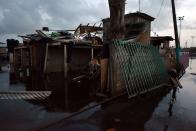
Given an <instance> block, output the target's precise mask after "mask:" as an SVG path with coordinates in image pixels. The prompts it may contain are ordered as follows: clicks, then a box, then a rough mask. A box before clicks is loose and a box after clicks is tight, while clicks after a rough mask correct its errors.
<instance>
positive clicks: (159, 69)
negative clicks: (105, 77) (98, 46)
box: [113, 40, 168, 97]
mask: <svg viewBox="0 0 196 131" xmlns="http://www.w3.org/2000/svg"><path fill="white" fill-rule="evenodd" d="M114 49H115V53H116V55H114V56H113V57H115V58H113V59H114V60H117V61H118V64H119V66H120V70H121V72H122V75H123V80H124V82H125V86H126V89H127V92H128V95H129V97H133V96H136V95H138V94H142V93H146V92H148V91H151V90H153V89H156V88H158V87H160V86H161V85H163V84H165V83H167V80H168V76H167V71H166V68H165V65H164V62H163V60H162V58H161V56H160V55H159V52H158V50H157V49H156V48H155V47H153V46H151V45H142V44H140V43H132V42H125V41H119V40H117V41H114Z"/></svg>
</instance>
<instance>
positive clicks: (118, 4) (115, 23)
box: [107, 0, 125, 94]
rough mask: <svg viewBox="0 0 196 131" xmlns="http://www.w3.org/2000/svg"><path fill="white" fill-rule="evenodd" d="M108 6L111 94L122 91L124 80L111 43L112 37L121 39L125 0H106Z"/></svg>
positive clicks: (122, 36)
mask: <svg viewBox="0 0 196 131" xmlns="http://www.w3.org/2000/svg"><path fill="white" fill-rule="evenodd" d="M108 2H109V8H110V27H109V31H108V43H107V44H109V52H110V55H109V65H110V87H111V89H112V94H119V93H121V92H122V91H124V81H123V77H122V72H121V71H120V66H119V63H120V61H119V60H118V59H116V58H115V56H116V51H115V49H114V46H113V44H112V41H113V40H114V39H123V38H124V32H125V26H124V13H125V0H108Z"/></svg>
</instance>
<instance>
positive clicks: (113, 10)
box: [108, 0, 125, 40]
mask: <svg viewBox="0 0 196 131" xmlns="http://www.w3.org/2000/svg"><path fill="white" fill-rule="evenodd" d="M108 2H109V8H110V31H109V39H110V40H113V39H123V38H124V32H125V31H124V30H125V28H124V14H125V0H108Z"/></svg>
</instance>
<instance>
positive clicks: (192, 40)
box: [191, 36, 195, 47]
mask: <svg viewBox="0 0 196 131" xmlns="http://www.w3.org/2000/svg"><path fill="white" fill-rule="evenodd" d="M191 38H192V45H191V47H193V43H194V38H195V36H191Z"/></svg>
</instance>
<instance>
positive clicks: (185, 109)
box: [145, 59, 196, 131]
mask: <svg viewBox="0 0 196 131" xmlns="http://www.w3.org/2000/svg"><path fill="white" fill-rule="evenodd" d="M195 65H196V60H195V59H193V60H190V66H189V67H188V69H187V70H186V74H185V75H184V76H183V77H182V78H181V80H180V81H181V83H182V85H183V89H180V90H178V91H177V93H176V100H175V101H174V102H173V105H172V103H171V99H172V92H170V93H169V94H168V95H167V96H166V97H165V98H164V99H163V100H162V101H161V102H160V103H159V106H158V107H157V108H156V109H155V111H154V113H153V114H152V117H151V118H150V120H148V121H147V122H146V124H145V128H146V130H147V131H156V130H157V129H160V130H164V131H195V130H196V125H195V123H196V75H193V74H194V73H196V66H195ZM192 73H193V74H192Z"/></svg>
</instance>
